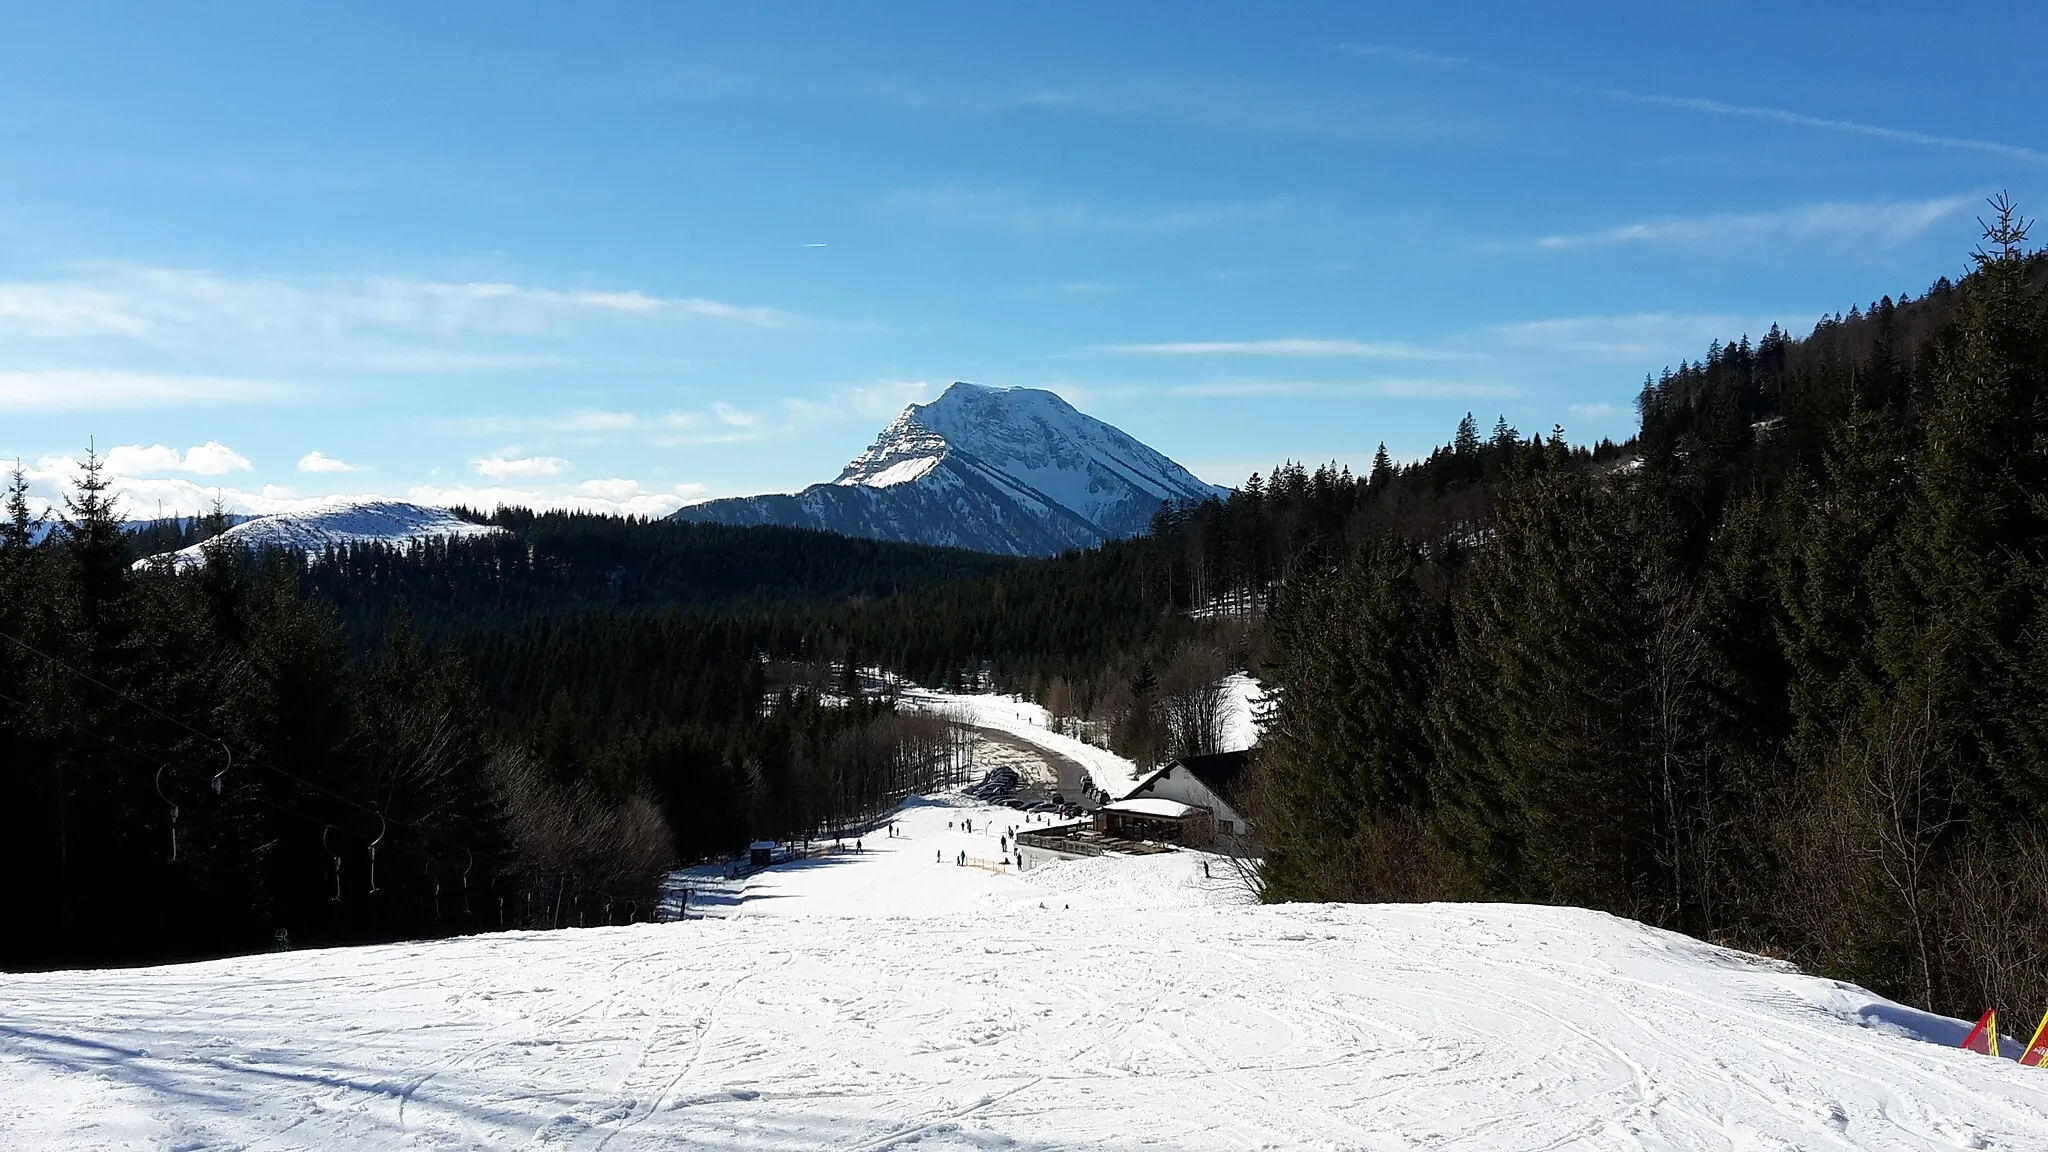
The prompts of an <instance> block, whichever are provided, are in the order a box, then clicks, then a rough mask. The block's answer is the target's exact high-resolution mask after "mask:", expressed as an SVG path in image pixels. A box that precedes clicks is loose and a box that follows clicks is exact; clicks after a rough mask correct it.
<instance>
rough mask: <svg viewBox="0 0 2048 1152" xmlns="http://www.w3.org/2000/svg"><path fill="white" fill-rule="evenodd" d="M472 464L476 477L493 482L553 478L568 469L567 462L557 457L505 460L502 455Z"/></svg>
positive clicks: (526, 457) (528, 457) (522, 457)
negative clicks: (482, 477) (485, 477)
mask: <svg viewBox="0 0 2048 1152" xmlns="http://www.w3.org/2000/svg"><path fill="white" fill-rule="evenodd" d="M473 463H474V466H475V468H476V470H477V473H478V475H482V476H488V477H490V478H491V479H493V480H510V479H514V478H526V477H533V476H555V475H559V474H560V473H562V472H564V471H566V470H567V469H568V467H569V462H568V461H567V460H564V459H562V458H561V457H559V456H521V457H517V458H513V459H507V458H506V457H505V456H503V455H496V456H486V457H484V458H483V459H481V460H477V461H474V462H473Z"/></svg>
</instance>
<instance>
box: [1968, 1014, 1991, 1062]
mask: <svg viewBox="0 0 2048 1152" xmlns="http://www.w3.org/2000/svg"><path fill="white" fill-rule="evenodd" d="M1963 1047H1965V1048H1968V1049H1969V1050H1970V1051H1972V1052H1982V1053H1983V1054H1984V1055H1986V1056H1996V1055H1998V1009H1996V1008H1986V1009H1985V1010H1984V1014H1983V1015H1982V1016H1979V1017H1977V1026H1976V1027H1975V1028H1972V1029H1970V1034H1969V1035H1968V1036H1965V1037H1963Z"/></svg>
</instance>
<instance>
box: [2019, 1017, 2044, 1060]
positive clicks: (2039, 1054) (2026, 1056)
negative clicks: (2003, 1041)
mask: <svg viewBox="0 0 2048 1152" xmlns="http://www.w3.org/2000/svg"><path fill="white" fill-rule="evenodd" d="M2020 1063H2022V1064H2024V1065H2026V1066H2027V1067H2029V1068H2040V1067H2043V1066H2048V1012H2043V1013H2041V1026H2040V1027H2039V1028H2036V1029H2034V1038H2033V1039H2032V1040H2029V1041H2027V1047H2026V1050H2025V1051H2024V1052H2021V1053H2020Z"/></svg>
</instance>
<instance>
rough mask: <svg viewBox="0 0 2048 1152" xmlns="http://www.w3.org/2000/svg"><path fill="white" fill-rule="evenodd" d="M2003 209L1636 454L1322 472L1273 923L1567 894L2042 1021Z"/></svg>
mask: <svg viewBox="0 0 2048 1152" xmlns="http://www.w3.org/2000/svg"><path fill="white" fill-rule="evenodd" d="M1996 207H1997V208H1999V210H2000V211H1999V214H1998V215H1997V216H1996V218H1995V219H1994V221H1993V223H1992V224H1991V225H1990V227H1989V229H1988V233H1987V239H1986V244H1985V247H1984V249H1983V250H1981V251H1979V252H1978V253H1977V255H1976V267H1975V270H1974V271H1973V272H1972V273H1971V274H1970V275H1969V276H1967V277H1966V278H1965V279H1964V280H1963V281H1962V282H1961V283H1954V284H1952V283H1950V282H1948V281H1947V280H1942V281H1940V282H1938V283H1937V284H1935V285H1934V287H1933V288H1932V290H1930V292H1929V293H1928V294H1927V295H1926V296H1925V297H1923V298H1922V299H1920V300H1917V301H1916V300H1907V299H1903V298H1902V299H1900V300H1893V299H1890V298H1885V299H1882V300H1879V301H1877V302H1875V303H1874V304H1873V305H1872V306H1871V307H1870V308H1869V309H1868V310H1867V311H1866V310H1864V309H1860V308H1859V309H1852V310H1851V312H1850V313H1849V315H1848V316H1846V317H1830V318H1827V319H1825V320H1823V321H1822V322H1821V324H1820V325H1819V326H1818V327H1817V328H1816V329H1815V331H1814V332H1813V334H1812V335H1811V336H1809V337H1808V338H1806V339H1804V340H1799V341H1793V340H1790V339H1788V338H1786V337H1785V336H1784V335H1783V334H1782V333H1780V332H1778V331H1777V330H1776V329H1773V330H1772V331H1771V332H1770V333H1769V334H1767V335H1766V336H1765V337H1764V338H1763V339H1762V340H1761V341H1760V342H1759V343H1757V344H1754V345H1752V344H1750V343H1749V341H1748V340H1747V339H1746V338H1745V339H1743V340H1740V341H1737V342H1736V343H1734V344H1732V345H1721V344H1716V345H1715V346H1714V347H1712V348H1711V349H1710V350H1709V351H1708V354H1707V356H1706V357H1705V358H1704V359H1703V360H1701V361H1699V362H1694V363H1686V364H1682V365H1680V366H1678V367H1677V368H1676V369H1673V370H1671V371H1668V372H1666V373H1664V374H1663V375H1662V376H1661V378H1658V379H1653V380H1650V381H1646V382H1645V385H1644V387H1643V389H1642V392H1641V396H1640V399H1639V407H1640V412H1641V429H1640V433H1639V435H1638V437H1637V438H1636V440H1635V441H1634V442H1633V443H1631V444H1630V445H1629V446H1628V447H1627V450H1626V452H1625V453H1622V454H1616V455H1614V456H1610V457H1609V458H1607V459H1597V458H1596V459H1586V458H1578V457H1574V456H1573V455H1572V454H1569V453H1566V452H1563V451H1561V450H1556V449H1554V448H1553V447H1552V446H1551V445H1549V444H1546V445H1542V446H1538V445H1535V444H1532V443H1522V444H1520V445H1517V444H1515V443H1514V442H1512V439H1511V438H1508V437H1499V438H1496V439H1495V440H1493V441H1489V442H1486V443H1479V444H1475V443H1474V441H1473V438H1472V435H1471V431H1472V430H1471V429H1470V427H1469V426H1468V427H1467V429H1466V430H1465V432H1464V433H1463V434H1462V439H1463V441H1464V443H1463V450H1459V449H1458V448H1456V447H1454V448H1453V450H1452V451H1451V452H1450V453H1449V456H1448V459H1449V460H1450V461H1451V462H1452V463H1453V464H1454V465H1455V463H1456V462H1457V461H1459V460H1463V461H1465V463H1464V465H1463V468H1464V479H1463V481H1462V482H1463V483H1464V484H1465V486H1466V489H1467V495H1466V496H1465V497H1464V498H1463V499H1462V500H1451V501H1449V502H1444V503H1440V504H1439V506H1438V508H1439V510H1438V512H1436V513H1435V514H1433V515H1430V516H1424V517H1421V518H1413V517H1411V516H1409V515H1408V514H1407V513H1405V512H1404V511H1402V503H1403V501H1402V500H1401V499H1400V498H1396V497H1392V496H1376V495H1375V490H1376V487H1377V485H1376V484H1375V482H1374V481H1373V479H1372V478H1366V479H1365V480H1364V481H1362V482H1361V481H1355V480H1354V481H1351V482H1349V483H1345V482H1344V481H1343V480H1342V479H1341V478H1339V480H1338V481H1337V482H1336V488H1337V490H1339V491H1340V492H1342V493H1343V495H1342V496H1340V497H1337V498H1336V502H1337V504H1339V505H1342V506H1345V509H1344V511H1343V512H1342V513H1341V514H1333V516H1332V518H1331V519H1330V520H1329V521H1328V523H1329V524H1330V525H1331V526H1333V527H1334V526H1335V525H1337V524H1339V523H1340V522H1341V525H1342V527H1341V529H1338V530H1333V531H1327V532H1325V533H1324V534H1323V535H1324V538H1323V540H1322V541H1320V542H1318V543H1316V544H1313V545H1311V546H1310V547H1308V548H1306V549H1300V550H1296V551H1295V552H1294V555H1295V557H1296V559H1295V561H1294V568H1293V571H1291V572H1288V573H1283V574H1281V578H1280V580H1279V582H1278V584H1277V585H1276V586H1275V587H1274V592H1273V595H1272V603H1271V613H1270V616H1269V618H1268V624H1269V634H1268V638H1267V649H1266V657H1267V661H1268V668H1267V676H1268V679H1269V682H1270V683H1272V684H1273V685H1275V686H1276V688H1277V706H1276V708H1275V710H1274V714H1273V717H1272V724H1271V727H1270V728H1269V730H1268V732H1267V744H1268V747H1267V750H1266V754H1265V756H1264V758H1263V767H1262V779H1261V782H1260V787H1259V790H1258V794H1257V796H1256V798H1255V800H1254V802H1255V804H1256V806H1257V807H1258V809H1259V811H1260V814H1261V816H1262V822H1261V825H1260V830H1261V835H1262V838H1263V840H1264V848H1265V855H1264V861H1265V864H1264V871H1263V881H1264V883H1265V885H1266V891H1267V895H1268V896H1269V898H1272V899H1281V900H1292V899H1309V900H1316V899H1334V900H1388V899H1392V900H1408V899H1432V898H1450V899H1493V900H1531V901H1540V902H1546V903H1569V904H1578V905H1585V906H1589V907H1594V908H1602V909H1607V910H1611V911H1614V912H1617V913H1620V914H1623V915H1627V916H1631V917H1635V918H1638V919H1642V920H1645V921H1648V922H1651V923H1655V924H1660V925H1664V926H1668V927H1671V928H1676V929H1679V930H1682V931H1685V932H1689V933H1692V934H1694V935H1698V936H1702V937H1706V938H1710V939H1716V940H1725V941H1729V942H1732V943H1736V944H1739V945H1743V946H1746V947H1750V948H1755V949H1760V950H1764V951H1769V952H1774V953H1777V954H1781V955H1787V956H1790V957H1792V958H1794V959H1796V960H1798V961H1800V962H1801V963H1803V964H1806V965H1808V966H1810V967H1812V968H1815V969H1817V970H1820V971H1824V972H1828V973H1831V974H1835V975H1839V976H1844V977H1847V978H1851V979H1855V980H1857V981H1860V982H1862V983H1865V984H1868V985H1870V986H1872V987H1875V988H1878V989H1880V990H1883V991H1885V992H1888V993H1890V994H1892V995H1895V996H1899V997H1900V998H1903V999H1906V1000H1909V1001H1912V1002H1915V1003H1919V1004H1924V1005H1929V1006H1932V1007H1934V1008H1937V1009H1939V1010H1943V1011H1947V1012H1950V1013H1974V1012H1976V1011H1978V1010H1979V1009H1981V1007H1982V1006H1983V1005H1984V1004H1987V1003H1999V1004H2009V1003H2037V1002H2040V1001H2042V1000H2048V964H2044V963H2043V961H2044V959H2048V328H2044V306H2043V299H2044V296H2043V282H2044V279H2048V260H2044V259H2043V257H2042V256H2041V255H2039V254H2029V253H2028V252H2027V251H2026V250H2025V247H2024V244H2025V240H2026V236H2025V231H2026V229H2025V225H2024V222H2022V221H2021V220H2020V219H2019V218H2018V217H2017V216H2016V215H2015V214H2014V213H2013V212H2012V211H2011V210H2010V206H2009V205H2007V204H2005V203H2003V202H2001V203H2000V204H1998V205H1996ZM1398 487H1399V485H1398V483H1397V484H1396V485H1395V488H1398ZM1390 491H1391V489H1390ZM1252 499H1254V497H1253V496H1252V495H1251V494H1250V493H1249V492H1247V493H1245V494H1243V495H1241V497H1240V498H1239V500H1236V501H1233V502H1232V503H1233V504H1238V503H1244V504H1247V505H1249V504H1250V502H1251V500H1252ZM1212 515H1215V516H1216V519H1217V520H1218V522H1219V524H1221V523H1225V522H1227V521H1228V520H1229V512H1228V510H1227V509H1226V510H1225V511H1224V512H1223V513H1221V514H1212ZM1244 517H1245V519H1247V520H1253V521H1255V520H1256V513H1253V512H1252V511H1251V509H1250V508H1249V507H1247V508H1246V509H1245V512H1244ZM1226 533H1227V530H1226Z"/></svg>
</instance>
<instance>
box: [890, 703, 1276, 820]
mask: <svg viewBox="0 0 2048 1152" xmlns="http://www.w3.org/2000/svg"><path fill="white" fill-rule="evenodd" d="M896 699H897V703H898V704H899V706H901V707H904V708H909V709H915V710H917V711H921V712H934V713H937V714H939V715H941V716H944V717H946V718H948V719H951V720H955V721H958V722H960V723H962V724H966V725H968V726H970V727H974V728H987V729H992V730H994V731H997V732H1002V733H1004V734H1006V735H1010V736H1014V737H1016V738H1017V739H1019V740H1021V741H1023V742H1024V743H1026V744H1031V745H1035V746H1036V747H1038V748H1040V749H1043V750H1044V751H1046V752H1049V753H1051V754H1052V755H1053V756H1056V757H1061V758H1064V759H1067V760H1072V761H1074V762H1075V763H1077V764H1079V765H1080V766H1081V768H1082V770H1083V771H1085V772H1086V773H1087V774H1088V781H1089V783H1091V784H1093V785H1095V787H1096V789H1097V790H1099V791H1101V792H1103V793H1105V794H1107V795H1108V796H1110V797H1112V798H1114V799H1122V798H1123V797H1125V796H1127V795H1129V794H1130V791H1131V789H1132V788H1133V787H1134V786H1136V784H1137V783H1138V781H1139V780H1140V779H1142V778H1143V777H1144V773H1143V772H1141V771H1139V770H1138V766H1137V765H1136V764H1134V763H1132V762H1131V761H1130V760H1128V759H1125V758H1124V757H1122V756H1119V755H1117V754H1116V753H1114V752H1112V751H1110V750H1109V749H1107V748H1097V747H1096V746H1095V745H1093V744H1090V743H1088V742H1087V741H1085V740H1076V739H1075V738H1073V737H1072V736H1068V735H1065V734H1064V733H1060V732H1055V731H1053V729H1052V715H1051V713H1049V712H1047V711H1046V710H1045V709H1044V707H1042V706H1040V705H1037V704H1033V703H1032V702H1031V701H1029V700H1026V699H1024V698H1023V697H1021V696H1008V695H997V694H994V693H987V692H979V693H967V692H938V691H934V690H932V689H930V688H920V687H917V686H916V685H912V684H902V685H900V686H899V687H898V688H897V697H896ZM1246 747H1249V745H1246Z"/></svg>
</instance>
